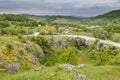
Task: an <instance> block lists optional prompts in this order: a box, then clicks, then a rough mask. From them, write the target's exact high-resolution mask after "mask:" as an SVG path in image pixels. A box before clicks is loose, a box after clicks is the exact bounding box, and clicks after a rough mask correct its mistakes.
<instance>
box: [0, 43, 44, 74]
mask: <svg viewBox="0 0 120 80" xmlns="http://www.w3.org/2000/svg"><path fill="white" fill-rule="evenodd" d="M43 60H44V52H43V50H42V48H41V47H40V46H39V45H37V44H35V43H32V42H27V43H23V44H22V43H12V44H7V43H6V44H4V45H0V63H1V64H0V68H2V69H4V70H5V71H6V72H7V73H11V74H14V73H17V72H18V71H19V67H27V68H28V69H30V68H32V66H36V65H39V64H41V63H40V61H41V62H42V61H43Z"/></svg>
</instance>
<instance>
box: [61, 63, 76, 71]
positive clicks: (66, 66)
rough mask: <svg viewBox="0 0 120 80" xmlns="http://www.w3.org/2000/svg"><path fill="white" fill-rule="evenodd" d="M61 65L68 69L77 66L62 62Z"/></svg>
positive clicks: (70, 69)
mask: <svg viewBox="0 0 120 80" xmlns="http://www.w3.org/2000/svg"><path fill="white" fill-rule="evenodd" d="M60 66H61V67H63V68H65V69H67V70H68V71H72V70H73V69H74V68H75V66H74V65H71V64H61V65H60Z"/></svg>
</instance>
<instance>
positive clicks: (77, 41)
mask: <svg viewBox="0 0 120 80" xmlns="http://www.w3.org/2000/svg"><path fill="white" fill-rule="evenodd" d="M48 44H50V45H52V46H54V47H59V46H62V47H67V46H68V45H73V46H75V47H76V48H79V47H81V46H86V45H88V44H87V43H85V40H84V39H81V38H64V39H60V40H54V39H49V40H48Z"/></svg>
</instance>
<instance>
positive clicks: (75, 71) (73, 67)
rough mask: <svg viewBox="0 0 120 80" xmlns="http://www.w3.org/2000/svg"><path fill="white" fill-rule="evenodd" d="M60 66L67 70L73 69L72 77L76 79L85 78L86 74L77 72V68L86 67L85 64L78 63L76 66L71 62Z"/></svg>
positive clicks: (84, 79) (83, 79) (81, 79)
mask: <svg viewBox="0 0 120 80" xmlns="http://www.w3.org/2000/svg"><path fill="white" fill-rule="evenodd" d="M60 67H62V68H64V69H66V70H68V71H74V73H75V74H74V77H75V79H76V80H86V76H85V75H83V74H80V73H79V70H78V69H79V68H84V67H86V64H79V65H78V66H74V65H71V64H61V65H60Z"/></svg>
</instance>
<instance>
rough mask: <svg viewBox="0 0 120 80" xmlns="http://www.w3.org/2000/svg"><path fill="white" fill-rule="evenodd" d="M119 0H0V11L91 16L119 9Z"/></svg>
mask: <svg viewBox="0 0 120 80" xmlns="http://www.w3.org/2000/svg"><path fill="white" fill-rule="evenodd" d="M119 3H120V0H100V1H97V0H19V1H18V0H0V13H1V14H2V13H10V14H21V13H28V14H33V15H64V16H82V17H92V16H97V15H101V14H104V13H106V12H109V11H112V10H117V9H120V5H119Z"/></svg>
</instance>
